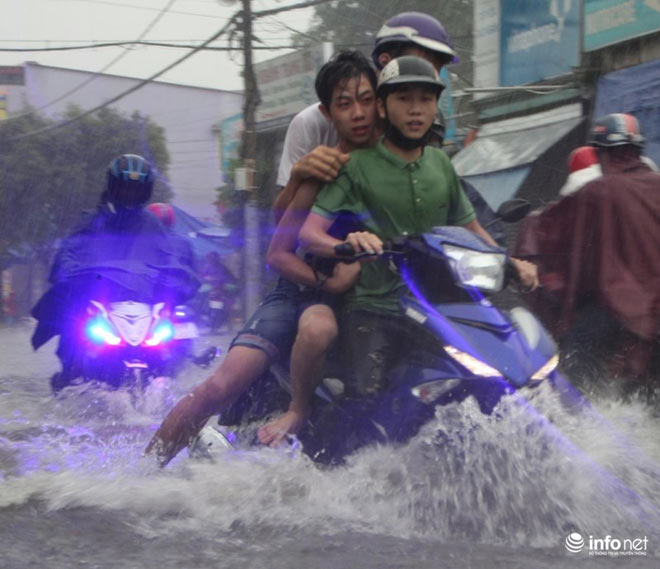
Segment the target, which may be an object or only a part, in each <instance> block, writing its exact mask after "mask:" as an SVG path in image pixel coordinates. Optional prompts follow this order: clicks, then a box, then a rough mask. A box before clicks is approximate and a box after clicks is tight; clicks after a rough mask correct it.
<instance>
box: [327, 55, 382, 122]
mask: <svg viewBox="0 0 660 569" xmlns="http://www.w3.org/2000/svg"><path fill="white" fill-rule="evenodd" d="M362 75H364V76H365V77H366V78H367V79H368V80H369V83H371V86H372V87H373V89H374V92H376V83H377V80H376V71H375V69H374V68H373V67H372V65H371V62H370V61H369V60H368V59H367V58H366V57H365V56H364V55H363V54H362V53H361V52H359V51H356V50H342V51H338V52H337V53H335V54H334V55H333V56H332V57H331V58H330V60H329V61H328V62H326V63H325V64H324V65H323V67H321V69H320V70H319V72H318V74H317V75H316V82H315V83H314V88H315V89H316V96H317V97H318V98H319V101H321V103H322V104H323V105H324V106H325V108H326V109H329V108H330V103H331V102H332V93H333V91H334V90H335V87H337V85H341V84H342V83H346V82H348V81H350V80H351V79H355V78H359V77H360V76H362Z"/></svg>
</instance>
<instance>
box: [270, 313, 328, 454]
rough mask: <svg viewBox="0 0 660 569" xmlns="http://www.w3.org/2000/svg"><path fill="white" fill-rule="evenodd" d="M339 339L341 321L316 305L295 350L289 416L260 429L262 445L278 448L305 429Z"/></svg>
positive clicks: (301, 322) (304, 317) (303, 323)
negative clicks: (327, 358) (331, 351)
mask: <svg viewBox="0 0 660 569" xmlns="http://www.w3.org/2000/svg"><path fill="white" fill-rule="evenodd" d="M336 337H337V320H336V319H335V315H334V313H333V312H332V310H331V309H330V307H328V306H326V305H325V304H315V305H313V306H310V307H309V308H307V309H306V310H305V311H304V312H303V313H302V315H301V316H300V320H299V321H298V334H297V336H296V341H295V342H294V344H293V348H292V350H291V390H292V395H291V404H290V405H289V409H288V411H287V412H286V413H284V414H283V415H281V416H280V417H278V418H277V419H274V420H273V421H270V422H269V423H267V424H265V425H264V426H263V427H261V429H259V433H258V436H259V440H260V441H261V442H262V443H264V444H267V445H271V446H277V445H278V444H280V443H281V442H282V440H283V439H284V438H285V437H286V435H287V434H296V433H297V432H298V431H299V430H300V428H301V427H302V426H303V424H304V423H305V421H306V420H307V417H308V416H309V412H310V404H311V399H312V395H313V394H314V390H315V389H316V386H317V384H318V382H319V380H320V376H321V372H322V371H323V365H324V364H325V356H326V351H327V350H328V348H329V347H330V344H332V342H333V341H334V340H335V338H336Z"/></svg>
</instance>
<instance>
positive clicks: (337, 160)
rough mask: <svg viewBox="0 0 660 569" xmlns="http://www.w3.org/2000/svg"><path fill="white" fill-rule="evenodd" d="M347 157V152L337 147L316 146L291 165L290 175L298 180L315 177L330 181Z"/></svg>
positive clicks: (347, 159)
mask: <svg viewBox="0 0 660 569" xmlns="http://www.w3.org/2000/svg"><path fill="white" fill-rule="evenodd" d="M349 159H350V155H349V154H345V153H344V152H341V151H339V150H338V149H337V148H331V147H329V146H317V147H316V148H315V149H314V150H312V151H311V152H310V153H309V154H305V156H303V157H302V158H301V159H300V160H298V162H296V163H295V164H294V165H293V169H292V170H291V175H292V176H296V177H297V178H298V179H300V180H305V179H307V178H316V179H317V180H321V181H322V182H332V181H333V180H334V179H335V178H336V177H337V174H339V170H340V169H341V167H342V166H343V165H344V164H346V162H348V161H349Z"/></svg>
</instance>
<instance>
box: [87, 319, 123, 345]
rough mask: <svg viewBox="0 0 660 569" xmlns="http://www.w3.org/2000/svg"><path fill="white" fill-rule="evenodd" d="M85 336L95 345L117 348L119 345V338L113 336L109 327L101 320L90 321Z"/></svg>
mask: <svg viewBox="0 0 660 569" xmlns="http://www.w3.org/2000/svg"><path fill="white" fill-rule="evenodd" d="M87 336H88V337H89V339H90V340H92V341H93V342H95V343H97V344H109V345H110V346H117V345H119V344H120V343H121V338H120V337H119V336H117V335H116V334H114V333H113V332H112V330H111V329H110V325H109V324H108V323H107V322H104V321H103V320H100V319H96V320H92V321H91V322H90V323H89V325H88V326H87Z"/></svg>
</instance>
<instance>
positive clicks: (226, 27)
mask: <svg viewBox="0 0 660 569" xmlns="http://www.w3.org/2000/svg"><path fill="white" fill-rule="evenodd" d="M239 15H240V12H237V13H235V14H234V15H233V16H232V18H231V19H230V20H229V21H228V22H227V23H226V24H225V25H224V26H223V27H222V28H221V29H220V30H219V31H218V32H216V33H215V34H213V35H212V36H211V37H210V38H208V39H207V40H206V41H204V42H203V43H202V44H200V45H199V46H197V47H196V48H194V49H192V50H191V51H190V52H188V53H187V54H185V55H184V56H182V57H180V58H179V59H177V60H176V61H174V62H173V63H171V64H170V65H168V66H166V67H165V68H163V69H161V70H160V71H158V72H157V73H154V74H153V75H151V76H150V77H147V78H146V79H143V80H142V81H140V82H139V83H138V84H137V85H134V86H133V87H131V88H130V89H126V90H125V91H122V92H121V93H119V94H118V95H115V96H114V97H112V98H111V99H108V100H107V101H105V102H104V103H102V104H100V105H97V106H96V107H94V108H92V109H90V110H88V111H85V112H84V113H81V114H80V115H77V116H75V117H73V118H71V119H68V120H66V121H63V122H60V123H57V124H55V125H50V126H47V127H44V128H41V129H37V130H34V131H31V132H26V133H23V134H20V135H18V136H14V137H12V138H9V139H7V141H11V140H18V139H22V138H27V137H29V136H34V135H37V134H43V133H45V132H50V131H52V130H55V129H59V128H64V127H66V126H68V125H70V124H73V123H75V122H77V121H79V120H81V119H83V118H85V117H88V116H89V115H92V114H94V113H95V112H97V111H100V110H101V109H104V108H105V107H108V106H110V105H111V104H113V103H116V102H117V101H119V100H120V99H123V98H124V97H126V96H127V95H130V94H131V93H134V92H135V91H137V90H138V89H141V88H142V87H144V86H145V85H147V84H148V83H151V82H152V81H153V80H154V79H156V78H158V77H160V76H161V75H163V74H164V73H167V72H168V71H169V70H170V69H173V68H174V67H176V66H177V65H179V64H181V63H183V62H184V61H186V60H187V59H189V58H190V57H192V56H193V55H195V54H196V53H197V52H199V51H201V50H202V49H203V48H204V47H206V46H207V45H208V44H210V43H211V42H213V41H215V40H216V39H218V38H219V37H220V36H221V35H223V34H224V33H226V32H227V31H228V30H229V28H230V26H231V25H233V24H235V23H236V21H237V20H238V17H239Z"/></svg>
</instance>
